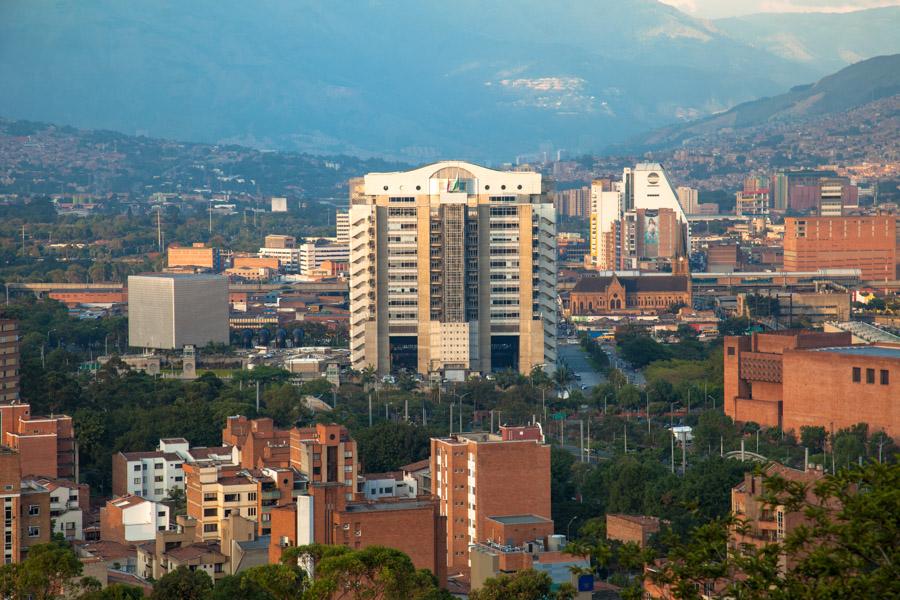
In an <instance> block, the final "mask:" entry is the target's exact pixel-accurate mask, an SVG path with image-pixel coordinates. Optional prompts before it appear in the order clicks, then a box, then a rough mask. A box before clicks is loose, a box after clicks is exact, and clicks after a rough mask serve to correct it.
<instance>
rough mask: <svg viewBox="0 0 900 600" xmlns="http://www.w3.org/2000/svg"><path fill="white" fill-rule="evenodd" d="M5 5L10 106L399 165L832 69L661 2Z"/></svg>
mask: <svg viewBox="0 0 900 600" xmlns="http://www.w3.org/2000/svg"><path fill="white" fill-rule="evenodd" d="M724 1H725V0H723V2H724ZM0 5H2V8H0V82H2V83H3V85H2V88H3V89H2V93H0V114H3V115H5V116H8V117H12V118H18V119H30V120H40V121H52V122H57V123H68V124H71V125H73V126H76V127H89V128H99V129H111V130H117V131H125V132H129V133H138V134H145V135H148V136H156V137H165V138H175V139H182V140H194V141H200V142H208V143H226V142H227V143H236V144H243V145H248V146H253V147H256V148H265V149H273V150H296V151H304V152H310V153H313V154H320V155H325V154H340V153H352V154H354V155H357V156H373V155H375V156H382V157H396V158H399V159H403V160H406V161H410V162H421V161H425V160H431V159H434V158H445V157H457V158H468V159H475V160H491V161H500V160H503V161H506V160H511V159H512V158H513V157H514V156H516V155H518V154H523V153H536V152H537V151H539V150H547V149H555V148H563V149H566V150H569V151H570V152H577V151H591V150H601V149H603V148H604V147H606V146H608V145H609V144H611V143H614V142H619V141H622V140H625V139H628V138H630V137H632V136H634V135H636V134H637V133H639V132H640V131H645V130H648V129H652V128H656V127H660V126H662V125H666V124H668V123H672V122H675V121H680V120H685V119H691V118H697V117H701V116H704V115H709V114H711V113H713V112H715V111H719V110H724V109H726V108H729V107H732V106H734V105H735V104H737V103H739V102H742V101H746V100H750V99H754V98H758V97H760V96H763V95H771V94H775V93H778V92H779V91H780V90H783V89H785V88H786V87H787V86H789V85H792V84H793V83H795V82H797V81H813V80H815V79H817V78H819V77H821V76H822V75H824V74H827V73H830V72H832V71H833V70H834V68H835V67H832V66H829V67H827V68H823V66H822V65H821V64H820V63H819V61H818V60H817V59H816V58H815V56H813V57H812V59H810V60H807V59H806V58H804V59H803V60H797V59H795V58H785V56H783V55H782V56H779V55H778V54H775V53H773V52H772V51H770V49H769V48H768V47H767V45H766V44H761V45H755V44H756V42H757V40H756V39H751V40H749V41H746V42H745V41H741V38H740V36H739V34H740V31H737V32H736V31H733V30H732V29H731V28H727V31H726V25H727V24H719V23H715V22H710V21H705V20H702V19H696V18H694V17H691V16H689V15H687V14H685V13H683V12H680V11H678V10H677V9H675V8H673V7H672V6H669V5H666V4H662V3H660V2H658V1H657V0H557V1H554V2H548V1H547V0H504V1H493V2H484V1H483V0H453V1H452V2H437V1H422V0H390V1H384V0H355V1H352V2H322V1H320V0H263V1H260V2H246V1H245V0H191V1H190V2H184V1H181V2H177V1H172V0H169V1H163V0H157V1H154V2H140V3H137V2H122V1H121V0H90V1H86V0H27V1H19V2H12V1H9V0H7V1H6V2H0ZM841 18H842V17H841V16H840V15H839V16H836V17H834V19H833V20H834V25H833V27H834V32H835V35H834V36H830V37H829V38H828V39H829V42H830V41H831V40H832V38H833V39H838V34H840V33H841V32H842V31H843V30H844V29H845V28H844V27H843V26H842V25H840V21H841ZM854 18H856V17H854ZM888 21H889V25H890V26H891V27H893V28H892V29H891V30H889V31H888V32H887V33H884V32H882V29H881V27H882V26H881V25H879V26H878V28H875V29H873V30H872V33H870V37H872V38H877V39H879V40H880V42H879V45H877V49H878V51H879V53H881V54H884V53H886V52H888V51H890V52H900V39H898V36H897V35H896V30H897V29H898V27H900V19H897V18H894V17H890V18H889V19H888ZM830 22H831V21H830ZM739 29H740V28H739ZM752 37H753V36H751V38H752ZM751 41H752V42H753V44H751V43H750V42H751ZM885 48H887V50H885ZM859 53H862V54H863V57H868V56H872V55H871V54H865V53H864V51H863V50H860V51H859ZM854 58H856V55H854ZM849 62H851V61H849V60H848V61H845V62H842V63H841V64H840V65H838V66H844V65H846V64H849Z"/></svg>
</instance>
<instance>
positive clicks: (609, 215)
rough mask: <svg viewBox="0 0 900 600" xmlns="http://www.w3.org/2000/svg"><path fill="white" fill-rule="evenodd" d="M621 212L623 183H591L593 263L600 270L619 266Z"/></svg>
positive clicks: (606, 181)
mask: <svg viewBox="0 0 900 600" xmlns="http://www.w3.org/2000/svg"><path fill="white" fill-rule="evenodd" d="M620 212H621V183H620V182H615V183H611V182H610V181H609V180H607V179H595V180H594V181H592V182H591V217H590V218H591V223H590V232H591V262H592V263H593V265H594V266H595V267H597V268H598V269H614V268H616V266H617V265H618V263H619V261H618V253H617V249H618V247H619V243H618V236H617V232H618V227H617V222H618V221H619V215H620Z"/></svg>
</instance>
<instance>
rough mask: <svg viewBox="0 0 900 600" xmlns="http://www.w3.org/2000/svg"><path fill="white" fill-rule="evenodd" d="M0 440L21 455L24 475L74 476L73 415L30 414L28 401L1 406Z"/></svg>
mask: <svg viewBox="0 0 900 600" xmlns="http://www.w3.org/2000/svg"><path fill="white" fill-rule="evenodd" d="M0 436H2V440H0V441H2V443H3V444H5V445H7V446H9V447H10V448H12V449H13V450H16V451H18V452H19V454H20V458H21V469H22V474H23V475H32V476H42V477H48V478H51V479H56V478H62V479H73V478H74V477H75V471H76V466H75V460H76V451H75V429H74V426H73V424H72V417H70V416H67V415H52V416H49V417H42V416H35V415H32V414H31V406H30V405H28V404H7V405H0Z"/></svg>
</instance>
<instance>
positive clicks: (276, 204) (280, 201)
mask: <svg viewBox="0 0 900 600" xmlns="http://www.w3.org/2000/svg"><path fill="white" fill-rule="evenodd" d="M287 211H288V202H287V198H283V197H280V198H279V197H275V196H273V197H272V212H273V213H274V212H282V213H283V212H287Z"/></svg>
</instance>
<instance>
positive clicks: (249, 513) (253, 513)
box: [247, 506, 256, 517]
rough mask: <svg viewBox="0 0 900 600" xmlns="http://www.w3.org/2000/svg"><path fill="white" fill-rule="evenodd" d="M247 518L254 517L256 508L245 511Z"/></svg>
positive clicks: (252, 507)
mask: <svg viewBox="0 0 900 600" xmlns="http://www.w3.org/2000/svg"><path fill="white" fill-rule="evenodd" d="M247 516H248V517H255V516H256V507H255V506H251V507H250V508H248V509H247Z"/></svg>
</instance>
